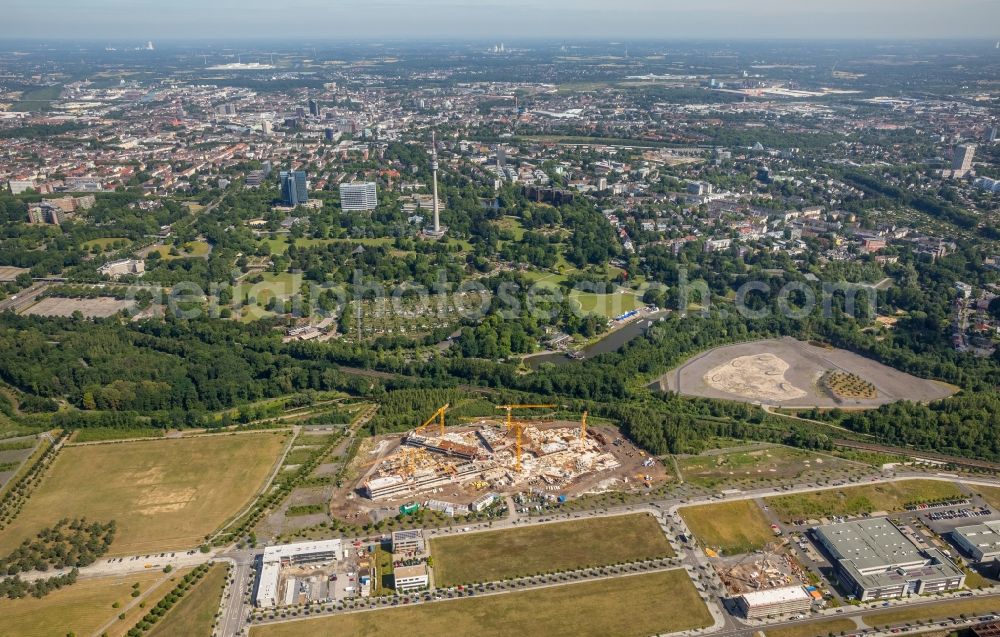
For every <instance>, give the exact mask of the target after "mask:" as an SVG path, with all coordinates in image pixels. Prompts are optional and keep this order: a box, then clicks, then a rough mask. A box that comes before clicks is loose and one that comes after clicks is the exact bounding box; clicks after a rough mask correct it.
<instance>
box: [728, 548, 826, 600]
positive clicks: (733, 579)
mask: <svg viewBox="0 0 1000 637" xmlns="http://www.w3.org/2000/svg"><path fill="white" fill-rule="evenodd" d="M712 565H713V566H714V567H715V570H716V572H718V574H719V578H720V579H721V580H722V583H723V584H724V585H725V587H726V592H727V593H728V594H729V595H731V596H738V595H742V594H744V593H753V592H757V591H766V590H772V589H780V588H785V587H788V586H802V585H807V584H808V583H809V578H808V573H807V571H806V570H805V569H804V568H803V567H802V565H801V564H800V563H799V561H798V560H797V559H796V558H795V555H794V553H793V552H792V550H791V547H790V545H789V543H788V540H786V539H781V540H779V541H777V542H773V543H771V544H768V545H767V546H765V547H764V548H763V549H762V550H760V551H757V552H754V553H748V554H745V555H739V556H734V557H732V558H728V559H727V558H718V559H714V560H713V561H712ZM820 597H822V596H820Z"/></svg>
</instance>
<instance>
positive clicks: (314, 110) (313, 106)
mask: <svg viewBox="0 0 1000 637" xmlns="http://www.w3.org/2000/svg"><path fill="white" fill-rule="evenodd" d="M309 114H310V115H312V116H313V117H319V102H317V101H316V100H314V99H310V100H309Z"/></svg>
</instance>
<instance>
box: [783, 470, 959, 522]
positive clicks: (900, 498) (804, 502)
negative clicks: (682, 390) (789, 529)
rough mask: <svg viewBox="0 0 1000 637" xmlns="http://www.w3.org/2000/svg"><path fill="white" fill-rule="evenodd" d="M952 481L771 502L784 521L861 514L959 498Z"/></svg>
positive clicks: (807, 495)
mask: <svg viewBox="0 0 1000 637" xmlns="http://www.w3.org/2000/svg"><path fill="white" fill-rule="evenodd" d="M960 495H962V492H961V491H959V489H958V487H957V486H956V485H954V484H952V483H950V482H939V481H937V480H906V481H904V482H888V483H884V484H869V485H864V486H860V487H847V488H844V489H827V490H826V491H816V492H813V493H800V494H796V495H784V496H777V497H774V498H768V499H767V503H768V504H769V505H770V506H771V508H772V509H773V510H774V512H775V513H777V514H778V516H779V517H781V519H782V520H784V521H791V520H798V519H814V518H821V517H827V516H830V515H858V514H860V513H873V512H875V511H902V510H903V509H904V508H905V507H906V505H907V504H910V503H914V502H928V501H931V500H938V499H942V498H952V497H959V496H960Z"/></svg>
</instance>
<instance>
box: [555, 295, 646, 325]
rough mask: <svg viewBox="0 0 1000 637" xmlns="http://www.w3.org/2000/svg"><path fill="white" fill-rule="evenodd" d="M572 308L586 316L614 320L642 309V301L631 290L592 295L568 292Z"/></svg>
mask: <svg viewBox="0 0 1000 637" xmlns="http://www.w3.org/2000/svg"><path fill="white" fill-rule="evenodd" d="M569 298H570V299H571V301H572V302H573V307H574V308H578V309H579V310H580V311H582V312H585V313H587V314H599V315H601V316H603V317H605V318H609V319H610V318H614V317H616V316H620V315H622V314H624V313H625V312H631V311H632V310H636V309H639V308H640V307H643V305H644V303H643V302H642V299H641V298H639V297H638V296H636V295H635V293H634V292H632V291H631V290H622V289H620V288H619V289H618V291H616V292H615V293H614V294H594V293H592V292H576V291H573V292H570V294H569Z"/></svg>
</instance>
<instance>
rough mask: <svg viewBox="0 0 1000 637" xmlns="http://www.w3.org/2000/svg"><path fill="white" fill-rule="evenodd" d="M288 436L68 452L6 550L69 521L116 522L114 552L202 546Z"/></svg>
mask: <svg viewBox="0 0 1000 637" xmlns="http://www.w3.org/2000/svg"><path fill="white" fill-rule="evenodd" d="M286 436H287V433H285V432H282V433H280V434H279V433H253V434H240V435H215V436H202V437H197V438H181V439H164V440H149V441H141V442H124V443H110V444H97V445H85V446H79V447H67V448H65V449H63V450H62V451H61V452H60V453H59V456H58V457H57V458H56V460H55V462H54V463H53V465H52V467H51V468H50V469H49V471H48V474H47V476H46V477H45V479H44V480H43V481H42V484H41V485H40V486H39V487H38V490H37V491H36V492H35V494H34V495H33V496H31V498H30V499H29V500H28V502H27V504H26V505H25V507H24V510H23V511H22V512H21V514H20V515H19V516H18V517H17V518H16V519H15V520H14V522H13V523H12V524H11V525H10V526H9V527H8V528H7V529H5V530H4V532H3V533H2V534H0V553H7V552H9V551H10V550H11V549H12V548H14V547H16V546H17V545H18V544H19V543H20V542H21V541H22V540H24V539H26V538H29V537H31V536H32V535H34V534H35V533H37V532H38V531H39V530H41V529H42V528H44V527H48V526H51V525H52V524H54V523H55V522H57V521H58V520H59V519H60V518H63V517H70V518H72V517H81V516H83V517H87V518H88V519H91V520H101V521H106V520H115V521H117V522H118V532H117V534H116V536H115V541H114V543H113V544H112V546H111V554H112V555H122V554H131V553H140V552H151V551H153V550H156V551H159V552H161V551H169V550H177V549H185V548H191V547H193V546H196V545H198V544H200V543H201V542H202V541H203V538H204V536H205V535H207V534H209V533H211V532H212V531H213V530H215V528H216V527H218V526H219V525H221V524H222V523H223V522H224V521H225V520H226V519H227V518H229V517H230V516H232V515H234V514H236V513H237V512H238V511H239V510H240V509H241V508H242V507H243V506H244V505H246V504H247V503H248V502H249V501H250V499H251V498H252V497H253V496H254V495H255V493H256V491H257V490H258V489H259V488H260V487H261V486H262V485H263V483H264V480H265V479H266V477H267V475H268V473H269V472H270V470H271V468H272V466H273V465H274V462H275V460H276V458H277V457H278V455H279V454H280V451H281V449H282V444H283V442H284V441H285V439H286Z"/></svg>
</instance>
